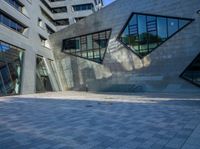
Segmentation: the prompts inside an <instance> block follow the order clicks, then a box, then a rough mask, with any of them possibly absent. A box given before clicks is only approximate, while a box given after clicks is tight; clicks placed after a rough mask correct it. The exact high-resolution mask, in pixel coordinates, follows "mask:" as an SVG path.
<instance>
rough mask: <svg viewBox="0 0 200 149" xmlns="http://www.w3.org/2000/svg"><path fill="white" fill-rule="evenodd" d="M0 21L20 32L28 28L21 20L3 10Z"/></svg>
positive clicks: (0, 13)
mask: <svg viewBox="0 0 200 149" xmlns="http://www.w3.org/2000/svg"><path fill="white" fill-rule="evenodd" d="M0 23H1V24H3V25H5V26H7V27H9V28H11V29H13V30H15V31H17V32H19V33H23V32H24V29H25V28H26V27H25V26H24V25H22V24H20V23H19V22H17V21H15V20H14V19H13V18H11V17H10V16H8V15H6V14H4V13H2V12H0Z"/></svg>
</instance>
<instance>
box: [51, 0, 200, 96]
mask: <svg viewBox="0 0 200 149" xmlns="http://www.w3.org/2000/svg"><path fill="white" fill-rule="evenodd" d="M198 6H199V0H192V1H188V0H168V1H166V0H159V1H158V0H140V1H138V0H117V1H116V2H114V3H112V4H111V5H109V6H108V7H105V8H104V9H102V10H100V11H99V12H97V13H95V14H93V15H91V16H89V17H87V18H86V19H84V20H82V21H80V22H78V23H76V24H74V25H71V26H69V27H67V28H65V29H63V30H61V31H59V32H57V33H55V34H53V35H51V36H50V40H51V44H52V46H53V49H54V55H55V57H56V59H57V67H58V69H59V73H60V75H61V79H62V82H63V90H68V89H74V90H92V91H118V92H119V91H122V92H123V91H124V92H183V91H184V92H199V88H198V87H196V86H194V85H192V84H190V83H189V82H187V81H185V80H183V79H182V78H180V77H179V75H180V74H181V73H182V72H183V71H184V69H185V68H186V67H187V66H188V65H189V64H190V63H191V62H192V60H193V59H194V58H195V57H196V56H197V54H198V53H199V52H200V16H199V15H198V14H197V13H196V12H197V10H199V7H198ZM132 12H141V13H147V14H148V13H149V14H155V15H164V16H174V17H183V18H192V19H195V21H194V22H192V23H191V24H190V25H189V26H187V27H186V28H184V29H183V30H182V31H181V32H179V33H177V34H176V35H175V36H173V37H172V38H170V39H169V40H168V41H167V42H165V43H164V44H162V45H161V46H160V47H159V48H157V49H156V50H154V51H153V52H152V53H151V54H150V55H147V56H146V57H144V58H143V59H140V58H139V57H138V56H137V55H135V54H134V53H132V52H131V51H130V50H128V49H126V48H125V47H124V46H123V45H122V44H121V43H119V42H118V41H117V40H116V38H117V36H118V34H119V33H120V31H121V29H122V28H123V26H124V25H125V23H126V21H127V20H128V18H129V16H130V15H131V13H132ZM109 28H111V29H112V35H111V39H110V41H109V45H108V49H107V53H106V56H105V59H104V62H103V64H102V65H101V64H97V63H94V62H91V61H88V60H84V59H81V58H77V57H73V56H69V55H66V54H63V53H61V49H62V41H63V39H66V38H70V37H75V36H78V35H84V34H88V33H92V32H97V31H101V30H105V29H109Z"/></svg>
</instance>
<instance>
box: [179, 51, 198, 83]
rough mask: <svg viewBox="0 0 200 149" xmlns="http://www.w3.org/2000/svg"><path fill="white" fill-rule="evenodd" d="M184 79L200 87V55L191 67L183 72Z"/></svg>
mask: <svg viewBox="0 0 200 149" xmlns="http://www.w3.org/2000/svg"><path fill="white" fill-rule="evenodd" d="M182 77H183V78H185V79H186V80H189V81H190V82H192V83H194V84H196V85H198V86H200V54H199V55H198V56H197V58H196V59H195V60H194V61H193V63H192V64H191V65H189V67H188V68H187V69H186V70H185V71H184V72H183V74H182Z"/></svg>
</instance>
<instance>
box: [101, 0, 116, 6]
mask: <svg viewBox="0 0 200 149" xmlns="http://www.w3.org/2000/svg"><path fill="white" fill-rule="evenodd" d="M103 1H104V5H108V4H110V3H112V2H113V1H115V0H103Z"/></svg>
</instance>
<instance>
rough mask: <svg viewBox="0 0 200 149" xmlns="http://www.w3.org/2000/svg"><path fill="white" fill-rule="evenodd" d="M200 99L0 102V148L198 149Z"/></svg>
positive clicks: (54, 96) (42, 97)
mask: <svg viewBox="0 0 200 149" xmlns="http://www.w3.org/2000/svg"><path fill="white" fill-rule="evenodd" d="M199 98H200V96H198V95H193V96H191V97H190V95H184V96H183V95H182V96H181V95H168V94H161V95H158V96H156V95H153V94H145V95H111V94H93V93H76V92H66V93H46V94H37V95H27V96H18V97H17V96H16V97H2V98H0V149H200V99H199ZM198 100H199V101H198Z"/></svg>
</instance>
